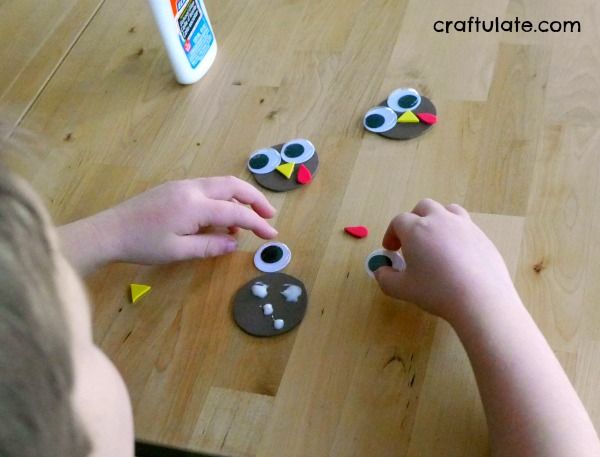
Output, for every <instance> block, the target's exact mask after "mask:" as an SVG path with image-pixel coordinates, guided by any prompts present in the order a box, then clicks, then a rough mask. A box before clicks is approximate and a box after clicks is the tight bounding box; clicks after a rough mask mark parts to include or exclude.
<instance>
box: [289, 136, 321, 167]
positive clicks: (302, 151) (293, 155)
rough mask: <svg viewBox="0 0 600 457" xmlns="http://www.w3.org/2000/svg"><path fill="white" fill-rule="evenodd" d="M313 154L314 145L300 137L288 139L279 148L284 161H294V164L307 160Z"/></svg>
mask: <svg viewBox="0 0 600 457" xmlns="http://www.w3.org/2000/svg"><path fill="white" fill-rule="evenodd" d="M314 154H315V147H314V145H313V144H312V143H311V142H310V141H308V140H304V139H302V138H298V139H296V140H291V141H288V142H287V143H285V144H284V145H283V147H282V148H281V158H282V159H283V160H285V161H286V162H294V163H296V164H298V163H304V162H308V161H309V160H310V159H311V158H312V156H313V155H314Z"/></svg>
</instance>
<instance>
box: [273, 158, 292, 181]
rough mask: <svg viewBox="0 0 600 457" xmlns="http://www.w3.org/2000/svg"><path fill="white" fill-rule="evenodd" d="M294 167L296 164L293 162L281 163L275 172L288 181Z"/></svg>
mask: <svg viewBox="0 0 600 457" xmlns="http://www.w3.org/2000/svg"><path fill="white" fill-rule="evenodd" d="M295 165H296V164H295V163H294V162H288V163H282V164H281V165H279V166H278V167H277V171H278V172H279V173H281V174H282V175H283V176H285V177H286V178H287V179H290V178H291V177H292V173H293V172H294V166H295Z"/></svg>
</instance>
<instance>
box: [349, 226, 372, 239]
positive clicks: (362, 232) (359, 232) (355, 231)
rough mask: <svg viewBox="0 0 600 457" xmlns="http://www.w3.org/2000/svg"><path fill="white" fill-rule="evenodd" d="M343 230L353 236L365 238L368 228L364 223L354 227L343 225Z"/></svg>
mask: <svg viewBox="0 0 600 457" xmlns="http://www.w3.org/2000/svg"><path fill="white" fill-rule="evenodd" d="M344 232H346V233H347V234H348V235H352V236H353V237H355V238H365V237H366V236H367V235H368V234H369V229H368V228H367V227H365V226H364V225H357V226H355V227H344Z"/></svg>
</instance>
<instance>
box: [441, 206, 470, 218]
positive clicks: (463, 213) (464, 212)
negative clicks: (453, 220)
mask: <svg viewBox="0 0 600 457" xmlns="http://www.w3.org/2000/svg"><path fill="white" fill-rule="evenodd" d="M446 209H447V210H448V211H450V212H451V213H454V214H456V215H457V216H463V217H469V218H470V217H471V216H469V213H468V211H467V210H466V209H464V208H463V207H462V206H460V205H459V204H458V203H451V204H449V205H446Z"/></svg>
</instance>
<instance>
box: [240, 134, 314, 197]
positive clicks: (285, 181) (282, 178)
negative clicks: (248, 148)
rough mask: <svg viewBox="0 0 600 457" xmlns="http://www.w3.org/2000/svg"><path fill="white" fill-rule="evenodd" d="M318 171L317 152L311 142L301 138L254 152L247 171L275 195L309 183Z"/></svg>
mask: <svg viewBox="0 0 600 457" xmlns="http://www.w3.org/2000/svg"><path fill="white" fill-rule="evenodd" d="M317 168H319V156H318V154H317V151H316V150H315V147H314V145H313V144H312V143H311V142H310V141H308V140H306V139H302V138H298V139H295V140H291V141H288V142H287V143H283V144H278V145H275V146H271V147H269V148H263V149H259V150H258V151H254V152H253V153H252V154H251V155H250V159H249V160H248V169H249V170H250V172H251V173H252V175H253V176H254V179H255V180H256V182H257V183H258V184H260V185H261V186H262V187H264V188H266V189H269V190H272V191H275V192H285V191H288V190H293V189H297V188H299V187H303V186H306V185H308V184H310V182H311V181H312V178H313V177H314V175H315V173H316V172H317Z"/></svg>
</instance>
